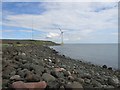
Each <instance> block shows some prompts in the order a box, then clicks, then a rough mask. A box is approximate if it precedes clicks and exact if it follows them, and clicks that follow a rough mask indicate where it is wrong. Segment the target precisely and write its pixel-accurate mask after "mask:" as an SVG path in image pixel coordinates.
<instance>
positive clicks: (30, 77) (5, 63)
mask: <svg viewBox="0 0 120 90" xmlns="http://www.w3.org/2000/svg"><path fill="white" fill-rule="evenodd" d="M31 42H32V41H26V42H24V43H23V41H9V42H8V41H3V47H2V88H3V90H5V89H8V88H11V89H15V90H18V88H24V90H28V89H29V88H33V89H36V88H37V89H38V90H41V89H42V90H47V89H50V88H52V89H54V90H60V89H63V90H66V89H68V88H69V89H71V90H73V89H75V88H79V89H84V90H86V89H93V88H98V89H102V90H103V89H105V90H106V89H111V88H117V89H119V88H120V71H119V70H112V68H107V66H105V65H104V66H97V65H94V64H90V63H85V62H83V61H78V60H74V59H71V58H68V57H65V55H59V53H58V52H57V51H55V50H54V49H51V48H49V47H48V46H49V45H56V44H55V43H52V42H49V43H48V42H44V43H43V42H42V44H41V43H37V42H36V43H31ZM33 89H32V90H33ZM22 90H23V89H22Z"/></svg>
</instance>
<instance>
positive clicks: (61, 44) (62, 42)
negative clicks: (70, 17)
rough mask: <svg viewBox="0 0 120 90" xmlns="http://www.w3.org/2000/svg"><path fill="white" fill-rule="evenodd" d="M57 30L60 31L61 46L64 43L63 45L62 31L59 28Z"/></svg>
mask: <svg viewBox="0 0 120 90" xmlns="http://www.w3.org/2000/svg"><path fill="white" fill-rule="evenodd" d="M59 30H60V32H61V33H60V36H61V45H63V44H64V43H63V31H62V30H61V29H60V28H59Z"/></svg>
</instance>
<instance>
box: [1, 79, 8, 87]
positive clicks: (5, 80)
mask: <svg viewBox="0 0 120 90" xmlns="http://www.w3.org/2000/svg"><path fill="white" fill-rule="evenodd" d="M8 84H9V80H8V79H3V80H2V86H3V87H7V86H8Z"/></svg>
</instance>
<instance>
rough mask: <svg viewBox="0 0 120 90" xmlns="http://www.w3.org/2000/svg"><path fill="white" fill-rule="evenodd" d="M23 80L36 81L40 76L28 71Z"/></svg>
mask: <svg viewBox="0 0 120 90" xmlns="http://www.w3.org/2000/svg"><path fill="white" fill-rule="evenodd" d="M25 80H26V81H27V82H38V81H40V77H39V76H38V75H35V74H33V73H32V72H28V73H27V75H26V77H25Z"/></svg>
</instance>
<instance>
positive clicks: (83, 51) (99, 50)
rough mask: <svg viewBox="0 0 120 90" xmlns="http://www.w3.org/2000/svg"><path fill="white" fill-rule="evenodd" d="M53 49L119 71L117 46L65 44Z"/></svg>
mask: <svg viewBox="0 0 120 90" xmlns="http://www.w3.org/2000/svg"><path fill="white" fill-rule="evenodd" d="M52 48H54V49H55V50H57V51H58V52H59V53H60V54H64V55H65V56H67V57H70V58H73V59H78V60H83V61H85V62H91V63H93V64H98V65H107V66H109V67H113V68H115V69H118V45H117V44H65V45H61V46H53V47H52Z"/></svg>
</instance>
